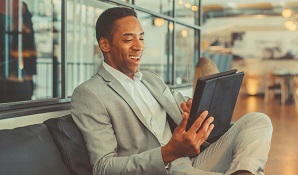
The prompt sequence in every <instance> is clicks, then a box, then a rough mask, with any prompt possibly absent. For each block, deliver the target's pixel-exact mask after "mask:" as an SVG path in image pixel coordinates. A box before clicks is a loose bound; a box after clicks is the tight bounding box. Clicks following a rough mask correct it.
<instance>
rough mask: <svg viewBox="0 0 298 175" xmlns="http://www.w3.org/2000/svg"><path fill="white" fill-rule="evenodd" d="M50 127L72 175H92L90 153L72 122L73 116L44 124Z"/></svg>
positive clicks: (50, 120) (47, 121)
mask: <svg viewBox="0 0 298 175" xmlns="http://www.w3.org/2000/svg"><path fill="white" fill-rule="evenodd" d="M44 124H45V125H46V126H47V127H48V129H49V131H50V133H51V134H52V137H53V138H54V140H55V143H56V145H57V147H58V148H59V151H60V153H61V155H62V159H63V161H64V163H65V164H66V165H67V167H68V168H69V170H70V172H71V174H72V175H92V167H91V164H90V160H89V156H88V152H87V149H86V146H85V141H84V139H83V136H82V134H81V132H80V130H79V128H78V127H77V125H76V124H75V123H74V121H73V120H72V117H71V114H69V115H66V116H63V117H59V118H51V119H48V120H46V121H45V122H44Z"/></svg>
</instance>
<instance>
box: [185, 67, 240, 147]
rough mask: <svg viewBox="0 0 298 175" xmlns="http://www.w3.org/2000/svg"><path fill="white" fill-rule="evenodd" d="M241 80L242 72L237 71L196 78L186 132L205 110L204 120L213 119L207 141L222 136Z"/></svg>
mask: <svg viewBox="0 0 298 175" xmlns="http://www.w3.org/2000/svg"><path fill="white" fill-rule="evenodd" d="M243 78H244V72H238V71H237V69H233V70H229V71H225V72H220V73H216V74H212V75H208V76H204V77H201V78H198V80H197V83H196V88H195V93H194V96H193V102H192V107H191V110H190V116H189V119H188V122H187V126H186V130H188V129H189V128H190V127H191V125H192V124H193V123H194V121H195V120H196V119H197V118H198V117H199V115H200V114H201V113H202V112H203V111H204V110H207V111H209V113H208V116H207V117H206V119H207V118H208V117H210V116H213V117H214V121H213V124H214V128H213V130H212V132H211V133H210V135H209V137H208V139H207V141H208V142H214V138H219V137H220V136H221V135H223V134H224V133H225V132H226V131H227V130H228V129H229V128H230V123H231V120H232V115H233V112H234V108H235V105H236V101H237V99H238V94H239V90H240V87H241V84H242V80H243ZM206 119H205V120H206Z"/></svg>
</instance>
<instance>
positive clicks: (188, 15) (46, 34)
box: [0, 0, 200, 106]
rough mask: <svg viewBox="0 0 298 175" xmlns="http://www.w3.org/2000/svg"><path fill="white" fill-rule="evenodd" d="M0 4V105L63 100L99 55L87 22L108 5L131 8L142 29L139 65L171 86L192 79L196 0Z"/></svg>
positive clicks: (195, 52)
mask: <svg viewBox="0 0 298 175" xmlns="http://www.w3.org/2000/svg"><path fill="white" fill-rule="evenodd" d="M0 2H1V4H0V12H1V13H0V15H1V18H0V20H1V21H0V23H1V31H0V32H1V39H0V41H1V45H0V46H1V53H0V54H1V58H0V59H1V60H0V61H1V64H0V66H1V69H0V81H1V84H0V94H1V101H0V103H9V102H18V101H29V100H33V101H34V100H47V99H51V98H58V99H61V98H62V99H68V100H69V98H68V97H70V96H71V94H72V92H73V90H74V88H75V87H76V86H77V85H79V84H80V83H82V82H84V81H86V80H87V79H89V78H90V77H91V76H92V75H93V74H95V73H96V71H97V68H98V66H99V65H100V64H101V62H102V61H103V55H102V53H101V51H100V49H99V47H98V44H97V41H96V39H95V27H94V26H95V23H96V20H97V18H98V16H99V15H100V14H101V13H102V12H103V11H104V10H105V9H107V8H110V7H114V6H126V7H129V8H133V9H135V10H136V12H137V14H138V18H139V20H140V22H141V24H142V27H143V29H144V32H145V51H144V54H143V59H142V64H141V69H142V70H144V69H148V70H151V71H154V72H156V73H158V74H159V75H160V76H161V77H162V78H163V80H164V81H165V82H166V83H167V84H168V85H169V86H170V87H172V88H175V87H179V86H191V85H192V79H193V72H194V65H195V64H194V63H195V62H196V60H197V59H198V53H199V49H200V48H199V47H198V43H199V41H200V39H199V35H198V33H199V32H200V26H198V23H199V22H198V21H199V18H198V16H199V15H198V14H199V10H198V9H199V2H198V0H193V1H191V2H188V3H187V2H184V1H177V2H176V1H173V0H161V1H160V0H158V1H156V2H154V3H153V2H152V1H143V0H134V1H131V0H110V1H106V0H105V1H97V0H67V1H62V0H23V1H21V0H0ZM173 2H175V3H173ZM64 3H65V4H66V8H64V6H63V4H64ZM188 4H191V6H190V7H189V5H188ZM65 9H66V10H65ZM63 15H65V16H66V18H63ZM62 26H66V28H63V27H62ZM63 29H66V30H65V32H64V31H63ZM63 42H65V46H64V45H63ZM63 52H65V53H66V54H65V55H66V57H65V58H64V57H63ZM64 63H65V67H64ZM63 94H65V95H63ZM0 106H1V104H0Z"/></svg>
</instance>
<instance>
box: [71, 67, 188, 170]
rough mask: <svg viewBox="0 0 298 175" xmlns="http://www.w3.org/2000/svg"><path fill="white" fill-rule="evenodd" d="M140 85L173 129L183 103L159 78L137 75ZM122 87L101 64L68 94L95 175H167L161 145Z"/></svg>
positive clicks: (145, 73)
mask: <svg viewBox="0 0 298 175" xmlns="http://www.w3.org/2000/svg"><path fill="white" fill-rule="evenodd" d="M142 74H143V80H142V82H143V83H144V84H145V86H146V87H147V88H148V89H149V91H150V92H151V93H152V95H153V96H154V97H155V98H156V100H157V101H158V102H159V103H160V104H161V106H163V107H164V109H165V110H166V112H167V114H168V115H169V116H170V117H171V118H172V119H173V120H174V122H175V123H176V124H179V123H180V122H181V119H182V117H181V109H180V107H179V106H180V104H181V103H182V102H184V101H185V100H186V99H185V98H184V97H183V96H182V95H181V94H180V93H178V92H175V91H171V90H170V89H169V87H168V86H167V85H166V84H165V83H164V82H163V81H162V79H160V77H159V76H158V75H157V74H155V73H152V72H150V71H142ZM140 110H141V109H139V108H138V106H137V105H136V103H135V102H134V100H133V99H132V98H131V96H130V95H129V94H128V93H127V92H126V90H125V88H124V87H123V86H122V85H121V84H120V83H119V82H118V81H117V80H116V79H115V78H114V77H113V76H112V75H111V74H110V73H109V72H107V71H106V70H105V69H104V67H103V66H102V65H101V66H100V68H99V70H98V72H97V74H95V75H94V76H93V77H92V78H91V79H90V80H88V81H86V82H84V83H82V84H81V85H79V86H78V87H77V88H76V89H75V90H74V93H73V95H72V100H71V113H72V117H73V119H74V121H75V123H76V124H77V125H78V127H79V128H80V130H81V132H82V134H83V137H84V139H85V142H86V146H87V149H88V152H89V156H90V162H91V164H92V165H93V167H94V168H93V173H94V174H96V175H99V174H104V175H110V174H111V175H112V174H113V175H118V174H129V175H133V174H137V175H144V174H152V175H162V174H167V172H166V169H165V166H164V163H163V160H162V156H161V146H160V143H159V141H158V140H157V138H156V137H155V135H154V134H153V133H152V132H151V131H150V129H149V127H148V124H147V123H146V121H145V118H144V116H143V115H142V113H141V111H140Z"/></svg>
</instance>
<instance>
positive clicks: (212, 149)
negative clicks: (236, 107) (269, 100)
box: [170, 112, 273, 175]
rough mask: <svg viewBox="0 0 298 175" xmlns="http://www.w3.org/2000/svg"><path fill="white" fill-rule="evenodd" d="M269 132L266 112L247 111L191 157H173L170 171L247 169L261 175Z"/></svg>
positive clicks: (201, 173) (219, 174)
mask: <svg viewBox="0 0 298 175" xmlns="http://www.w3.org/2000/svg"><path fill="white" fill-rule="evenodd" d="M215 127H216V126H215ZM272 132H273V128H272V124H271V120H270V118H269V117H268V116H266V115H265V114H263V113H258V112H252V113H248V114H246V115H244V116H243V117H241V118H240V119H239V120H238V121H237V122H235V124H234V125H233V126H232V127H231V128H230V129H229V130H228V131H227V132H226V133H225V134H224V135H223V136H222V137H220V138H219V139H218V140H217V141H216V142H214V143H213V144H211V145H210V146H209V147H208V148H206V149H205V150H204V151H203V152H201V153H200V154H199V155H198V156H197V157H195V158H194V159H192V160H190V159H188V158H180V159H177V160H175V161H173V162H172V164H171V171H170V172H171V174H172V175H230V174H232V173H234V172H236V171H238V170H247V171H249V172H251V173H252V174H256V175H262V174H264V168H265V164H266V162H267V159H268V153H269V150H270V145H271V137H272Z"/></svg>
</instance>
